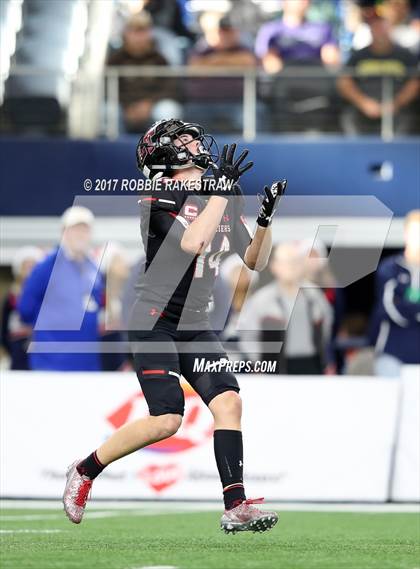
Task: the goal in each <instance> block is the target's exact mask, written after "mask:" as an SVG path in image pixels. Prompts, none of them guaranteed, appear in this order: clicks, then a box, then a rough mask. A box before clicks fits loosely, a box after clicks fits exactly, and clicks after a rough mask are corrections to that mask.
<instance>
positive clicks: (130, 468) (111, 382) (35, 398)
mask: <svg viewBox="0 0 420 569" xmlns="http://www.w3.org/2000/svg"><path fill="white" fill-rule="evenodd" d="M239 382H240V385H241V394H242V398H243V402H244V418H243V433H244V451H245V459H244V462H245V481H246V489H247V494H248V495H249V496H251V497H255V496H265V497H266V499H267V500H321V501H322V500H325V501H336V500H340V501H341V500H369V501H383V500H386V499H387V498H388V484H389V473H390V463H391V455H392V444H393V441H394V437H395V428H396V420H397V402H398V392H399V383H398V381H394V380H380V379H372V378H342V377H340V378H325V377H323V378H320V377H317V378H308V377H305V378H301V377H295V378H293V379H286V378H284V377H275V376H259V375H253V376H242V377H239ZM1 392H2V393H1V406H2V411H1V420H2V424H1V464H2V476H1V496H3V497H7V496H9V497H45V498H46V497H49V498H59V497H61V494H62V491H63V487H64V473H65V469H66V467H67V465H68V464H69V463H71V462H72V461H73V460H75V459H77V458H83V457H84V456H86V455H87V454H89V453H90V452H92V451H93V450H94V449H96V448H97V447H98V446H99V445H100V444H101V443H102V442H103V441H104V440H105V439H106V438H107V437H109V436H110V435H111V434H112V433H113V432H114V431H115V429H117V428H119V427H120V426H121V425H122V424H124V423H125V422H127V421H131V420H133V419H135V418H140V417H142V416H146V415H147V406H146V404H145V401H144V398H143V395H142V394H141V392H140V391H139V387H138V384H137V380H136V377H135V375H134V373H51V372H50V373H36V372H4V373H3V377H2V381H1ZM185 395H186V413H185V417H184V422H183V426H182V428H181V429H180V431H179V432H178V433H177V434H176V436H174V437H172V438H171V439H168V440H166V441H163V442H161V443H158V444H155V445H153V446H151V447H149V448H148V449H143V450H141V451H138V452H135V453H133V454H132V455H130V456H128V457H125V458H124V459H122V460H120V461H118V462H116V463H114V464H112V465H110V466H109V467H108V468H106V469H105V470H104V472H103V473H102V474H101V476H100V477H99V478H98V480H97V481H96V482H95V485H94V487H93V497H94V498H132V499H136V498H149V499H150V498H152V499H153V498H161V499H162V498H163V499H165V498H172V499H174V498H179V499H193V498H195V499H220V497H221V484H220V481H219V478H218V474H217V469H216V465H215V461H214V456H213V437H212V432H213V423H212V417H211V414H210V412H209V411H208V409H207V408H206V407H205V406H204V404H202V402H201V400H200V399H199V398H198V396H197V395H196V394H195V393H194V392H193V391H192V390H191V388H189V387H188V386H186V393H185Z"/></svg>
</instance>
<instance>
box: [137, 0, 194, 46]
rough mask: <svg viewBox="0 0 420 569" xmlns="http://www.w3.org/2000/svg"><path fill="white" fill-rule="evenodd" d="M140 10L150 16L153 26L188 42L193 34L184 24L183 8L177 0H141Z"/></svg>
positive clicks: (192, 37)
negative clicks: (168, 31)
mask: <svg viewBox="0 0 420 569" xmlns="http://www.w3.org/2000/svg"><path fill="white" fill-rule="evenodd" d="M141 4H142V9H143V10H145V11H146V12H148V13H149V14H150V16H151V17H152V20H153V25H154V26H159V27H160V28H166V29H167V30H170V31H171V32H173V33H174V34H175V35H177V36H182V37H184V38H187V39H189V40H191V41H192V40H193V39H194V34H193V33H192V32H191V30H189V29H188V27H187V26H186V24H185V21H184V12H183V6H182V5H181V2H180V1H179V0H143V1H142V2H141Z"/></svg>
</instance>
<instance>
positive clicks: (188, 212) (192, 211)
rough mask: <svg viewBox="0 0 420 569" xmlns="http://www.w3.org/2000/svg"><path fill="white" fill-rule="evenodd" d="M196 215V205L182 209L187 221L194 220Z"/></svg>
mask: <svg viewBox="0 0 420 569" xmlns="http://www.w3.org/2000/svg"><path fill="white" fill-rule="evenodd" d="M197 215H198V207H197V206H196V205H191V204H187V205H186V206H185V207H184V216H185V217H186V218H187V219H195V218H196V217H197Z"/></svg>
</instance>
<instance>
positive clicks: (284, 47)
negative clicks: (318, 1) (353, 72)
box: [255, 20, 336, 62]
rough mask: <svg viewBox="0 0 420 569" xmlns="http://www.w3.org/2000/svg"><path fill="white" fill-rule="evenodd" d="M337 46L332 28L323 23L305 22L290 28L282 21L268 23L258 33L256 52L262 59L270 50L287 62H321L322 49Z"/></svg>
mask: <svg viewBox="0 0 420 569" xmlns="http://www.w3.org/2000/svg"><path fill="white" fill-rule="evenodd" d="M331 43H332V44H336V41H335V39H334V36H333V31H332V28H331V26H330V25H329V24H326V23H321V22H308V21H304V22H303V23H302V24H301V25H300V26H296V27H290V26H288V25H286V24H285V23H284V22H282V21H281V20H276V21H275V22H268V23H267V24H265V25H264V26H262V28H261V29H260V31H259V32H258V35H257V40H256V44H255V52H256V54H257V56H258V57H260V58H262V57H264V55H265V54H266V53H267V51H268V50H269V49H273V50H275V51H276V52H277V53H278V55H279V56H280V57H281V58H282V59H284V60H285V61H312V62H313V61H318V62H319V61H321V48H322V46H324V45H325V44H331Z"/></svg>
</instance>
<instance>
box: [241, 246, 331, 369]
mask: <svg viewBox="0 0 420 569" xmlns="http://www.w3.org/2000/svg"><path fill="white" fill-rule="evenodd" d="M304 261H305V252H304V249H303V247H302V244H301V243H283V244H280V245H277V246H276V247H275V248H274V249H273V253H272V260H271V262H270V269H271V272H272V273H273V275H274V279H275V280H274V282H272V283H270V284H268V285H266V286H264V287H262V288H261V289H259V290H258V291H257V292H256V293H255V294H254V295H253V296H252V297H251V298H250V299H249V301H248V302H247V303H246V304H245V307H244V309H243V311H242V313H241V315H240V321H239V331H240V337H241V342H240V344H241V348H242V351H243V352H245V353H247V354H249V356H250V357H254V358H255V354H258V356H257V357H258V358H259V359H264V360H269V361H273V360H274V361H277V364H278V365H277V369H276V373H287V374H290V375H296V374H322V373H323V372H324V368H325V365H326V348H327V345H328V342H329V338H330V334H331V323H332V311H331V308H330V306H329V304H328V301H327V300H326V299H325V296H324V294H323V293H322V291H320V290H319V289H317V288H308V287H310V283H309V282H307V281H306V280H305V263H304ZM250 323H253V327H254V329H253V330H252V331H249V330H248V328H249V325H250ZM266 342H270V343H271V344H272V343H274V342H276V343H277V344H278V345H279V346H280V342H283V345H282V346H281V351H280V353H278V352H271V351H270V353H264V352H263V350H262V349H261V348H263V345H264V343H266ZM272 345H273V344H272ZM271 347H272V346H270V349H271Z"/></svg>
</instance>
